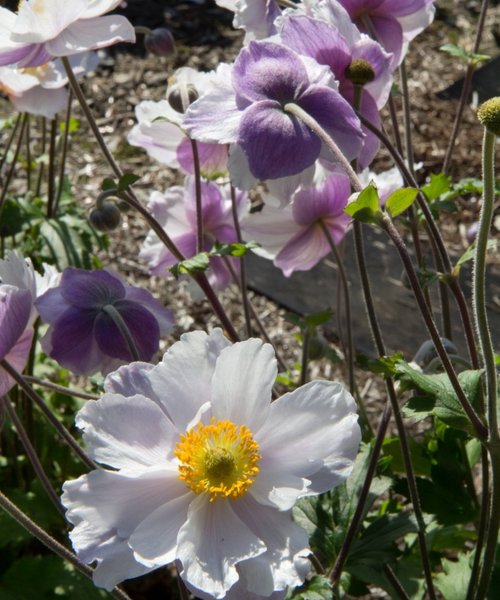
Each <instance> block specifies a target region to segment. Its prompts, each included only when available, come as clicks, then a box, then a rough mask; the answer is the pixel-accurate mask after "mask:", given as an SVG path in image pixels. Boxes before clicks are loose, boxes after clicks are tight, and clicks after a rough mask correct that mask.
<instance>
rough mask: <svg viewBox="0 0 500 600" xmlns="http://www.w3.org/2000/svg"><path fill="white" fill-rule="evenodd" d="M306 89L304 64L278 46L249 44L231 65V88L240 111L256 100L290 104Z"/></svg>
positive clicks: (306, 77) (293, 53) (269, 43)
mask: <svg viewBox="0 0 500 600" xmlns="http://www.w3.org/2000/svg"><path fill="white" fill-rule="evenodd" d="M308 85H309V79H308V76H307V72H306V69H305V66H304V63H303V62H302V61H301V60H300V58H299V57H298V56H297V54H295V52H293V51H292V50H289V49H288V48H285V47H284V46H280V45H279V44H274V43H271V42H250V44H249V45H248V46H247V47H246V48H243V50H242V51H241V52H240V54H239V56H238V58H237V59H236V61H235V63H234V68H233V87H234V90H235V92H236V102H237V104H238V106H239V107H240V108H245V107H247V106H248V105H249V104H251V103H253V102H256V101H259V100H277V101H278V102H291V101H293V100H294V99H296V98H297V97H298V96H300V94H302V93H303V92H304V91H305V90H306V89H307V87H308Z"/></svg>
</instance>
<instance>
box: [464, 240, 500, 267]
mask: <svg viewBox="0 0 500 600" xmlns="http://www.w3.org/2000/svg"><path fill="white" fill-rule="evenodd" d="M498 244H499V240H488V243H487V246H486V249H487V250H493V248H496V247H497V246H498ZM475 252H476V244H471V245H470V246H469V247H468V248H467V250H466V251H465V252H464V253H463V254H462V256H461V257H460V258H459V259H458V260H457V263H456V265H455V267H461V266H462V265H463V264H464V263H466V262H468V261H470V260H472V259H473V258H474V254H475Z"/></svg>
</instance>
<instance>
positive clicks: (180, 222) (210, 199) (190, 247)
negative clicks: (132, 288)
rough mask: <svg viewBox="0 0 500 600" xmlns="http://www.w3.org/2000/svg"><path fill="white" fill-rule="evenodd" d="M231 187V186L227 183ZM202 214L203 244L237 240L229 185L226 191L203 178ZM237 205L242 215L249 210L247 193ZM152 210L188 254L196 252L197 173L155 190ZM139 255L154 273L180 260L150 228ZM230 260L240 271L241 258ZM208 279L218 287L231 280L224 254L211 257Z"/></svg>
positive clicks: (207, 246) (165, 272) (209, 246)
mask: <svg viewBox="0 0 500 600" xmlns="http://www.w3.org/2000/svg"><path fill="white" fill-rule="evenodd" d="M226 187H227V188H228V186H226ZM201 198H202V217H203V233H204V245H203V250H204V251H209V250H211V249H212V247H213V245H214V241H215V240H217V241H219V242H222V243H226V244H229V243H232V242H236V241H237V236H236V231H235V229H234V221H233V215H232V208H231V198H230V196H229V189H228V190H227V192H225V191H224V192H223V191H222V189H221V188H220V187H219V186H218V185H217V184H215V183H211V182H205V181H202V183H201ZM236 200H237V207H238V213H239V217H240V219H241V218H242V217H243V216H244V215H245V214H246V213H247V212H248V210H249V201H248V197H247V195H246V194H245V193H243V192H239V193H237V197H236ZM149 210H150V211H151V213H152V214H153V216H154V217H155V219H156V220H157V221H158V222H159V223H160V224H161V225H162V227H163V228H164V229H165V231H166V232H167V233H168V235H169V236H170V238H171V239H172V241H173V242H174V244H175V245H176V246H177V247H178V248H179V250H180V251H181V252H182V254H183V255H184V256H185V257H186V258H191V257H193V256H194V255H195V254H196V193H195V179H194V177H186V180H185V183H184V186H174V187H170V188H169V189H168V190H167V191H166V192H165V193H164V194H161V193H160V192H153V193H152V194H151V198H150V201H149ZM140 257H141V258H143V259H144V260H146V261H147V262H148V264H149V267H150V269H151V272H152V273H153V274H154V275H160V276H165V275H168V274H169V270H168V269H169V267H171V266H173V265H175V264H176V263H177V262H178V260H177V258H176V257H175V256H174V255H173V254H171V253H170V252H169V251H168V250H167V248H165V245H164V244H163V242H161V241H160V239H159V238H158V236H157V235H156V233H154V231H150V232H149V234H148V236H147V238H146V240H145V242H144V245H143V247H142V249H141V252H140ZM229 260H231V262H232V264H233V266H234V269H235V270H236V271H238V269H239V260H238V259H231V258H230V259H229ZM207 276H208V280H209V281H210V283H211V284H212V285H213V286H214V287H215V288H217V289H222V288H224V287H226V286H227V285H228V284H229V283H231V281H232V277H231V274H230V273H229V271H228V269H227V267H226V264H225V262H224V260H223V259H222V258H218V257H211V258H210V269H209V271H208V272H207Z"/></svg>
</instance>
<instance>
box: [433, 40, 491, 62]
mask: <svg viewBox="0 0 500 600" xmlns="http://www.w3.org/2000/svg"><path fill="white" fill-rule="evenodd" d="M439 49H440V50H441V51H442V52H446V53H448V54H450V55H451V56H455V57H456V58H459V59H460V60H463V61H464V62H466V63H467V64H471V65H477V64H478V63H480V62H484V61H485V60H489V59H490V58H491V57H490V56H489V55H488V54H478V53H477V52H472V51H471V50H466V49H465V48H463V47H462V46H457V45H456V44H444V45H443V46H441V47H440V48H439Z"/></svg>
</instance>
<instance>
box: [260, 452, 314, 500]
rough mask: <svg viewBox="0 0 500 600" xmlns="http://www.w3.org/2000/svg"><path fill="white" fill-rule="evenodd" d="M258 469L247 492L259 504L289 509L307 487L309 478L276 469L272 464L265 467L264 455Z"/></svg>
mask: <svg viewBox="0 0 500 600" xmlns="http://www.w3.org/2000/svg"><path fill="white" fill-rule="evenodd" d="M259 469H260V470H259V474H258V476H257V478H256V480H255V482H254V483H253V485H252V487H251V488H250V489H249V494H251V495H252V496H253V497H254V498H255V499H256V500H257V502H259V503H260V504H266V505H268V506H272V507H273V508H278V509H279V510H290V509H291V508H292V507H293V506H295V504H296V503H297V500H298V499H299V498H300V497H301V496H303V495H304V494H305V493H306V491H307V489H308V485H309V479H304V478H302V477H298V476H297V475H293V474H292V473H288V472H286V471H284V470H282V471H278V469H276V468H275V465H274V464H272V465H271V466H270V467H267V465H266V461H265V457H264V459H263V460H261V461H260V463H259Z"/></svg>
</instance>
